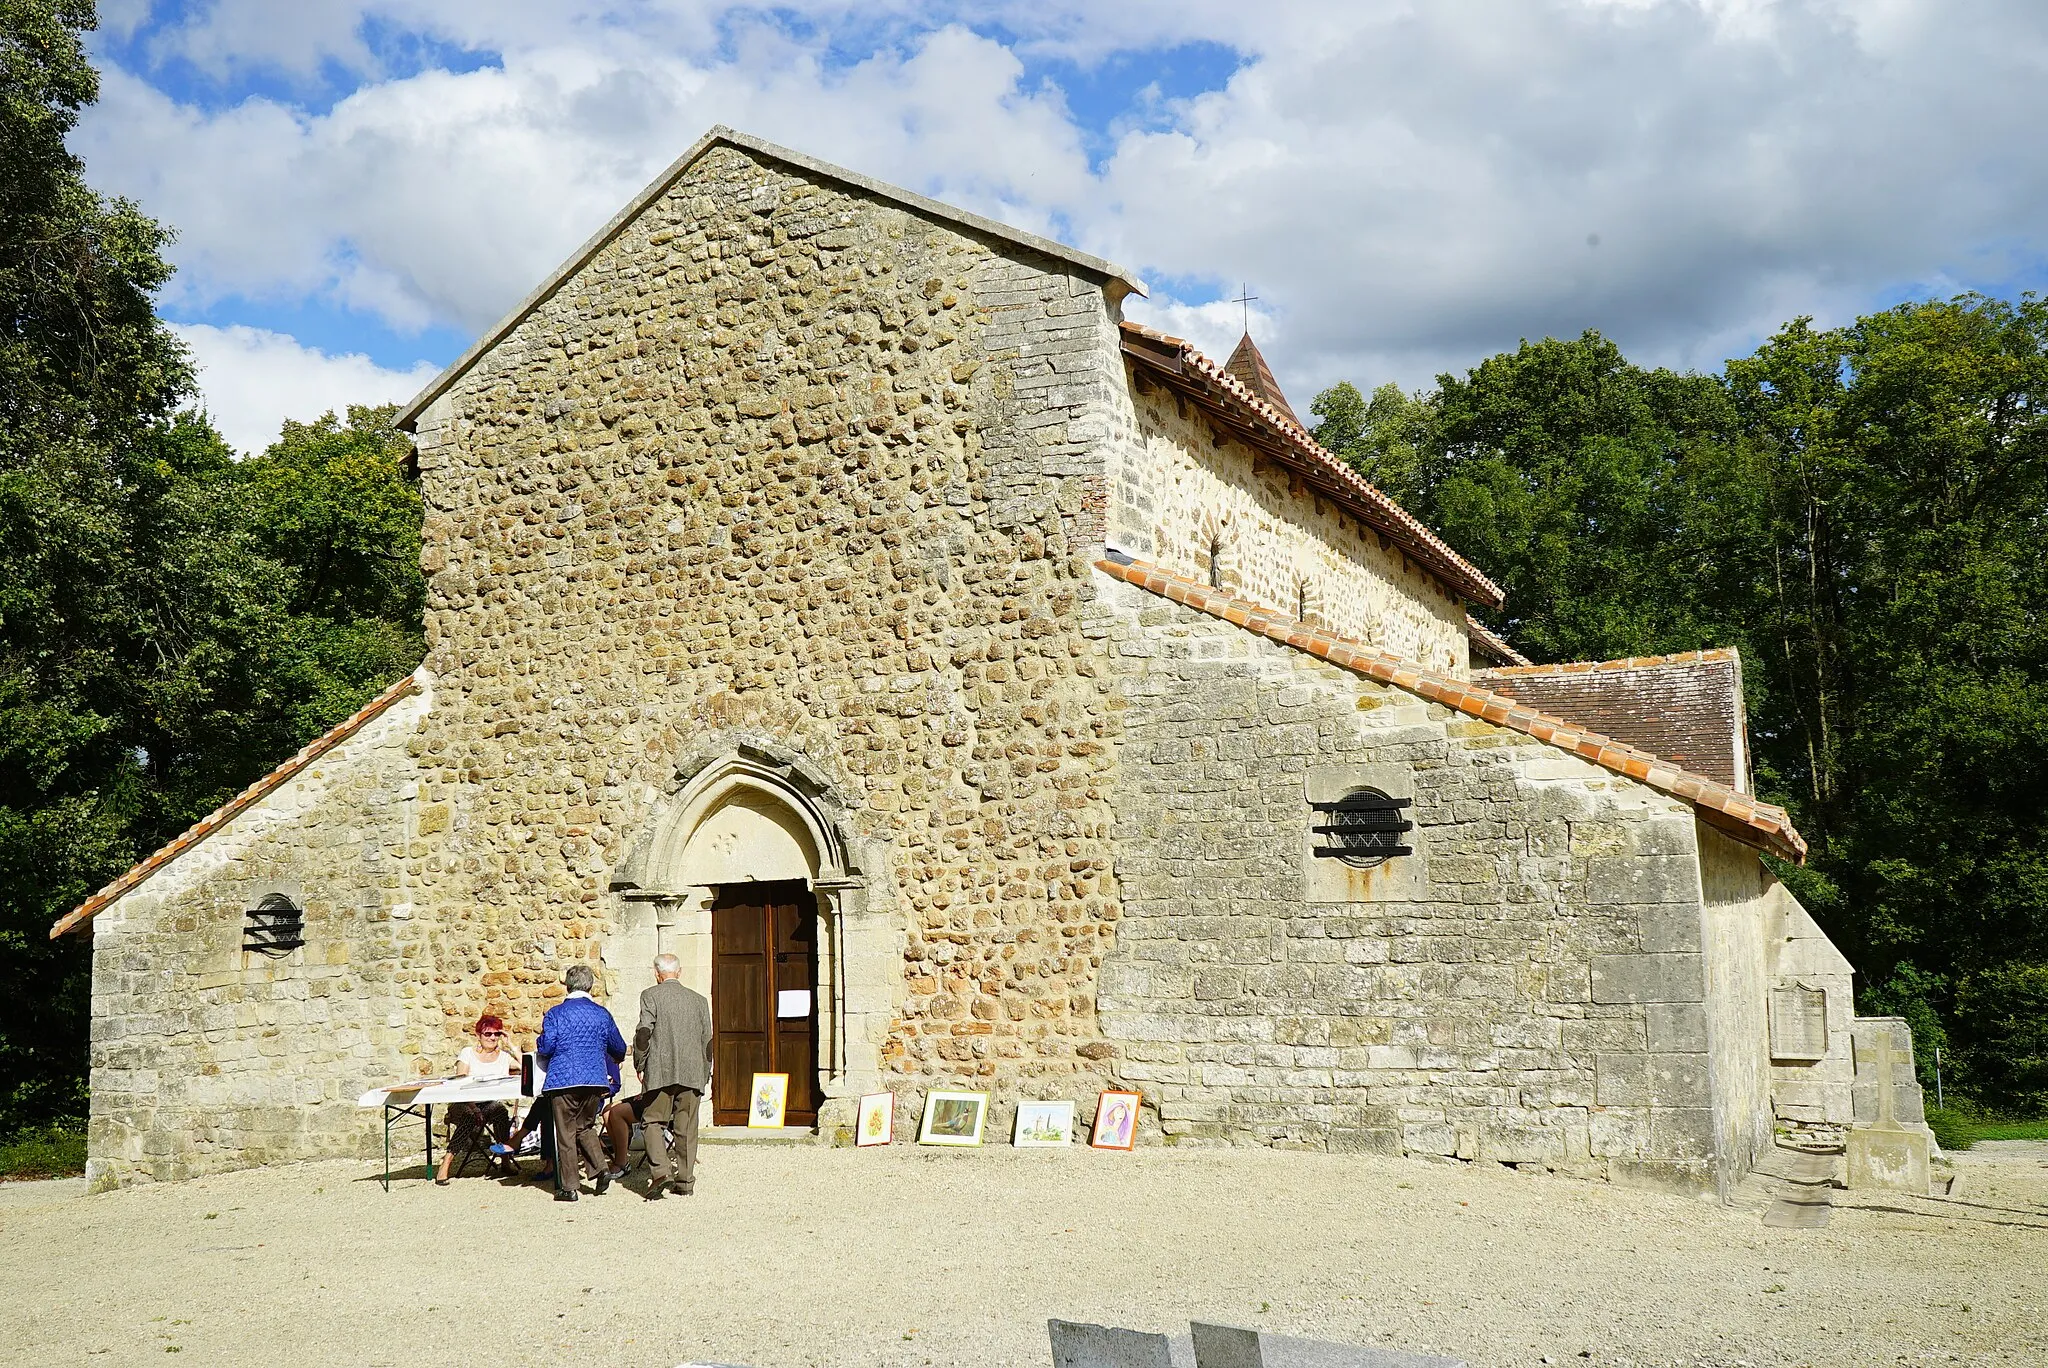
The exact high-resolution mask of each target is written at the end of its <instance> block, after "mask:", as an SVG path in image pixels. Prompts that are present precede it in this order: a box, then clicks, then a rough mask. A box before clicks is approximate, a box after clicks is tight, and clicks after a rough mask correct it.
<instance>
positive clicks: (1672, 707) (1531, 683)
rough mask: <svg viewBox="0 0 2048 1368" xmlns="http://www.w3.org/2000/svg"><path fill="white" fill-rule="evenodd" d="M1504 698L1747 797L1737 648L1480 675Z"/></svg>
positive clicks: (1518, 667) (1525, 667)
mask: <svg viewBox="0 0 2048 1368" xmlns="http://www.w3.org/2000/svg"><path fill="white" fill-rule="evenodd" d="M1475 677H1476V678H1479V679H1483V680H1484V681H1485V682H1486V683H1488V684H1489V685H1491V686H1492V687H1493V689H1494V690H1495V691H1496V692H1498V693H1504V694H1506V695H1508V696H1509V697H1510V698H1516V699H1519V700H1521V701H1522V702H1524V703H1527V704H1528V705H1529V706H1530V707H1532V708H1542V709H1543V710H1544V711H1546V712H1553V713H1556V714H1557V715H1558V716H1560V717H1569V718H1570V719H1572V721H1574V722H1578V723H1581V724H1583V725H1585V726H1589V727H1594V728H1597V729H1599V730H1600V731H1603V732H1605V733H1607V734H1608V735H1609V736H1612V737H1616V738H1618V739H1620V740H1623V741H1626V742H1628V743H1629V744H1630V745H1633V746H1641V747H1642V748H1643V749H1644V750H1649V751H1655V752H1656V753H1657V754H1659V755H1662V756H1664V757H1666V758H1667V759H1669V760H1671V761H1673V762H1674V763H1677V764H1680V765H1683V766H1685V767H1686V768H1687V769H1689V770H1693V771H1695V772H1696V773H1699V774H1704V775H1706V776H1707V777H1708V778H1710V779H1714V780H1717V781H1718V782H1720V783H1723V784H1726V785H1728V786H1729V787H1730V788H1732V789H1734V790H1735V791H1736V792H1737V793H1747V792H1749V755H1748V750H1749V746H1748V737H1747V736H1746V735H1745V734H1744V733H1745V728H1744V716H1745V710H1744V708H1743V705H1742V661H1741V658H1740V657H1738V656H1737V655H1736V653H1735V651H1734V650H1733V649H1732V648H1727V649H1721V650H1714V651H1685V652H1682V653H1680V654H1677V655H1661V656H1631V657H1630V658H1628V659H1626V660H1580V661H1573V662H1571V663H1569V664H1565V665H1530V664H1528V663H1526V662H1525V663H1523V664H1521V665H1512V666H1507V667H1504V668H1501V669H1494V670H1481V671H1478V672H1476V675H1475Z"/></svg>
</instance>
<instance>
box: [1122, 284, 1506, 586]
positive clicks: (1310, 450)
mask: <svg viewBox="0 0 2048 1368" xmlns="http://www.w3.org/2000/svg"><path fill="white" fill-rule="evenodd" d="M1120 326H1121V327H1122V329H1123V331H1125V332H1126V333H1130V334H1132V335H1133V336H1137V337H1143V338H1146V339H1148V340H1150V341H1153V342H1158V343H1161V344H1163V345H1165V346H1168V347H1171V348H1173V349H1175V351H1176V352H1177V353H1178V355H1179V359H1180V361H1181V363H1182V364H1183V365H1185V366H1189V367H1192V368H1193V369H1194V370H1196V371H1198V372H1199V373H1200V374H1201V376H1202V378H1203V379H1204V380H1206V381H1208V382H1209V383H1210V384H1211V385H1213V386H1215V387H1216V388H1217V389H1220V390H1222V391H1223V392H1224V393H1225V394H1227V395H1229V396H1230V397H1231V399H1233V400H1234V401H1235V402H1237V403H1238V404H1240V405H1242V406H1243V407H1244V408H1245V409H1246V410H1247V411H1249V412H1250V413H1251V414H1252V416H1254V417H1255V418H1257V419H1259V420H1260V421H1261V422H1263V423H1265V424H1266V425H1267V426H1268V427H1270V428H1271V429H1272V430H1273V435H1274V436H1276V437H1278V438H1279V439H1280V440H1281V441H1283V442H1285V443H1286V444H1287V445H1288V446H1290V447H1291V448H1293V449H1294V451H1295V452H1296V453H1297V454H1298V455H1301V456H1303V457H1306V458H1307V459H1308V461H1309V462H1310V463H1311V464H1312V465H1314V466H1315V467H1316V468H1317V469H1318V470H1320V471H1322V472H1323V473H1324V474H1325V475H1326V476H1328V477H1329V478H1331V479H1332V480H1333V481H1334V482H1336V483H1337V484H1338V485H1340V486H1342V488H1343V489H1344V490H1345V492H1346V493H1348V494H1350V495H1352V496H1353V497H1354V498H1359V499H1362V500H1363V501H1364V502H1365V503H1366V504H1368V505H1369V506H1370V507H1372V508H1373V509H1375V510H1376V511H1378V512H1379V513H1380V515H1381V516H1382V517H1384V518H1386V519H1387V520H1388V521H1389V522H1390V523H1392V524H1394V527H1395V528H1396V529H1398V530H1399V532H1400V533H1401V534H1402V535H1404V536H1406V537H1412V538H1413V539H1415V540H1416V541H1417V542H1419V543H1420V544H1421V545H1420V548H1419V549H1421V550H1426V551H1427V552H1428V553H1429V554H1430V557H1431V558H1434V559H1436V560H1438V561H1440V562H1441V563H1440V564H1439V565H1437V566H1435V567H1433V568H1435V569H1437V570H1438V571H1439V573H1440V575H1441V576H1442V577H1443V578H1445V579H1446V580H1447V582H1450V583H1451V585H1452V587H1453V588H1456V589H1461V590H1463V591H1465V592H1466V593H1468V594H1470V596H1471V597H1472V598H1474V599H1476V600H1479V601H1481V602H1483V603H1485V604H1486V606H1487V607H1489V608H1499V607H1501V606H1502V605H1503V604H1504V603H1506V602H1507V595H1506V593H1505V592H1503V591H1502V589H1501V587H1500V586H1499V585H1497V584H1495V583H1494V582H1493V581H1492V580H1490V579H1488V578H1487V577H1486V575H1485V573H1484V572H1483V571H1481V570H1480V569H1479V567H1478V566H1476V565H1474V564H1472V562H1470V561H1468V560H1466V559H1465V558H1464V557H1463V556H1461V555H1459V554H1458V553H1457V552H1456V551H1454V550H1452V549H1451V546H1450V543H1448V542H1446V541H1445V540H1444V539H1443V538H1441V537H1439V536H1437V534H1436V533H1435V532H1433V531H1431V530H1430V528H1429V525H1428V524H1427V523H1424V522H1423V521H1422V520H1421V519H1420V518H1418V517H1416V516H1415V515H1414V514H1413V513H1410V512H1409V511H1408V510H1407V509H1405V508H1403V507H1401V505H1399V504H1398V503H1395V502H1394V501H1393V500H1392V499H1390V498H1388V497H1387V496H1386V495H1385V494H1384V493H1382V492H1381V491H1380V489H1379V487H1378V486H1377V485H1375V484H1373V483H1372V482H1371V481H1370V480H1368V479H1366V478H1365V477H1364V476H1363V475H1360V474H1359V473H1358V472H1357V471H1355V470H1353V469H1352V468H1351V467H1350V466H1348V465H1345V464H1344V463H1343V462H1342V461H1340V460H1338V459H1337V457H1336V456H1334V455H1333V454H1331V453H1330V452H1329V451H1328V450H1327V449H1325V448H1324V446H1323V444H1322V443H1321V442H1318V441H1317V440H1316V439H1315V438H1314V437H1313V436H1311V435H1310V434H1309V431H1308V429H1306V428H1304V427H1303V426H1302V425H1301V423H1300V422H1299V421H1298V420H1296V419H1295V418H1294V416H1293V415H1292V414H1286V413H1282V412H1280V411H1279V410H1278V409H1276V408H1274V407H1273V406H1272V405H1271V404H1269V403H1267V402H1266V401H1265V400H1264V399H1261V398H1260V397H1259V396H1258V395H1256V394H1254V393H1252V391H1251V390H1250V389H1248V388H1246V387H1245V385H1244V384H1243V383H1242V382H1241V381H1239V380H1238V378H1237V377H1236V376H1234V375H1231V374H1230V373H1229V372H1228V371H1226V370H1225V369H1224V368H1223V367H1222V366H1220V365H1218V364H1217V363H1216V362H1215V361H1212V360H1210V359H1209V358H1208V357H1206V356H1204V355H1203V354H1202V353H1201V352H1199V351H1196V350H1195V348H1194V346H1193V345H1192V344H1190V343H1189V342H1187V341H1186V340H1184V339H1182V338H1178V337H1175V336H1173V335H1172V334H1170V333H1163V332H1160V331H1158V330H1157V329H1154V328H1148V327H1146V326H1145V325H1144V324H1142V323H1132V322H1130V321H1128V320H1126V321H1125V322H1123V323H1122V324H1121V325H1120Z"/></svg>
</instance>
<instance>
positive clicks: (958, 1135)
mask: <svg viewBox="0 0 2048 1368" xmlns="http://www.w3.org/2000/svg"><path fill="white" fill-rule="evenodd" d="M987 1121H988V1094H987V1093H985V1092H941V1091H938V1090H934V1091H932V1092H929V1093H926V1094H925V1099H924V1122H923V1124H922V1125H921V1126H920V1127H919V1129H918V1132H917V1143H918V1144H920V1145H978V1144H980V1143H981V1128H982V1126H983V1125H984V1124H985V1123H986V1122H987Z"/></svg>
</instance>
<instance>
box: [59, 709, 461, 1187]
mask: <svg viewBox="0 0 2048 1368" xmlns="http://www.w3.org/2000/svg"><path fill="white" fill-rule="evenodd" d="M430 698H431V694H430V693H429V694H415V695H413V696H411V697H408V698H404V699H401V700H399V701H398V702H396V703H394V704H393V705H392V706H391V707H390V708H389V709H387V710H386V711H385V712H384V713H383V714H382V715H380V716H379V717H377V718H375V719H373V720H372V721H371V722H369V723H368V724H366V725H365V726H364V728H363V729H362V730H361V731H359V732H357V733H356V734H355V735H354V736H352V737H350V738H349V739H348V740H347V741H345V742H343V743H342V744H341V745H340V746H339V747H337V748H336V749H334V750H332V751H330V752H329V753H328V754H326V755H324V756H322V757H321V758H320V759H319V760H318V761H316V762H314V764H313V765H312V766H311V767H309V768H308V769H306V770H304V771H302V772H301V773H300V774H298V775H296V776H294V777H293V778H292V779H291V780H289V781H287V782H286V783H285V784H283V785H281V786H280V787H279V788H278V789H277V790H276V791H274V792H272V793H270V794H268V795H266V796H265V797H264V798H262V799H261V800H260V801H258V802H257V803H255V804H254V805H253V806H251V807H249V808H248V809H246V810H244V811H243V812H241V813H239V814H237V815H236V816H235V817H234V818H233V819H232V820H230V821H229V822H228V823H227V825H226V826H225V827H223V828H222V829H221V830H219V831H217V832H215V833H214V834H213V835H211V836H208V837H207V838H206V839H205V840H203V841H201V842H200V843H199V844H198V845H196V846H194V847H192V848H191V849H190V850H187V851H186V852H185V853H184V854H182V855H180V856H179V857H178V858H177V859H176V860H174V861H172V862H171V863H170V864H168V865H166V866H165V867H164V868H163V869H162V870H160V871H159V872H157V873H156V874H155V875H153V876H152V877H151V878H149V879H148V880H147V881H145V882H144V883H143V884H141V885H140V886H139V887H137V888H136V889H135V890H134V891H132V892H130V893H128V894H127V895H126V896H125V897H123V898H121V899H120V900H118V901H117V902H115V903H114V904H113V905H112V906H111V907H108V908H107V909H105V910H104V911H102V912H100V913H99V915H98V916H96V917H94V918H93V920H92V923H91V926H92V937H93V957H92V1045H91V1069H92V1103H91V1107H92V1112H91V1117H90V1122H89V1128H88V1136H87V1144H88V1160H87V1166H86V1173H87V1177H88V1179H89V1180H90V1183H91V1185H92V1186H93V1187H94V1188H100V1187H109V1186H117V1185H119V1184H122V1183H126V1182H130V1181H134V1180H137V1179H155V1180H158V1181H166V1180H171V1179H178V1178H187V1177H192V1176H194V1175H196V1174H202V1173H212V1172H218V1171H220V1170H222V1169H231V1168H242V1167H246V1166H248V1165H250V1164H261V1163H266V1162H272V1161H276V1160H286V1159H307V1158H315V1157H323V1156H325V1157H334V1156H345V1155H363V1156H367V1155H368V1154H369V1153H371V1150H372V1146H373V1145H374V1144H375V1142H376V1141H377V1126H376V1122H375V1120H374V1117H375V1113H370V1112H360V1111H358V1110H357V1108H356V1099H357V1098H358V1097H359V1096H361V1095H362V1093H364V1092H365V1091H367V1090H368V1089H370V1088H372V1087H376V1086H378V1085H380V1084H384V1083H389V1082H392V1081H393V1080H394V1079H396V1078H400V1077H409V1076H414V1075H415V1074H416V1072H417V1070H416V1069H415V1068H414V1067H413V1065H414V1063H415V1060H414V1059H413V1058H412V1057H410V1056H409V1055H408V1053H407V1035H408V1033H407V1031H406V1029H405V1027H406V1024H407V1022H408V1020H409V1018H410V1015H411V1013H412V1012H413V1010H414V1008H415V1007H416V1005H417V1004H416V1003H414V1002H412V1001H409V1000H408V999H411V998H413V997H414V996H415V994H416V993H417V992H418V988H417V986H416V985H415V986H408V985H407V984H406V983H405V982H404V980H405V979H407V978H409V977H410V976H409V975H408V974H406V973H405V972H404V971H403V965H404V964H405V961H406V959H407V957H408V955H409V954H410V953H412V952H413V951H414V950H415V949H416V948H418V947H419V946H420V944H421V942H422V927H421V924H420V923H419V922H418V921H417V920H416V919H414V918H413V916H412V911H413V909H412V906H411V904H410V902H409V899H408V894H409V892H410V890H409V887H408V881H407V878H406V874H405V870H406V861H407V855H408V853H409V852H410V851H411V850H412V849H413V842H415V841H416V840H417V839H418V833H417V831H416V826H415V817H416V813H415V809H414V802H413V799H414V796H415V787H414V780H415V777H416V775H417V769H416V767H415V765H414V763H413V760H412V757H411V755H410V754H409V748H410V743H411V741H412V738H413V735H414V733H415V731H416V730H417V728H418V727H419V724H420V720H421V718H422V717H423V716H424V715H425V713H426V712H427V709H428V707H429V705H430ZM272 892H285V893H287V894H290V895H292V896H293V897H294V900H295V901H297V902H298V903H299V904H300V906H301V907H303V908H304V910H305V914H306V927H305V937H306V944H305V945H304V946H303V947H302V948H300V949H298V950H295V951H293V952H292V953H291V954H289V955H287V956H284V957H281V958H275V959H273V958H270V957H268V956H264V955H260V954H253V953H249V952H246V951H244V950H243V949H242V937H243V923H244V919H245V915H246V913H247V912H248V911H249V909H250V908H252V907H254V906H256V904H257V903H258V902H260V901H261V900H262V898H263V897H264V895H265V894H266V893H272Z"/></svg>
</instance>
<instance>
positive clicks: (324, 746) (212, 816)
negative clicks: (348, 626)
mask: <svg viewBox="0 0 2048 1368" xmlns="http://www.w3.org/2000/svg"><path fill="white" fill-rule="evenodd" d="M421 673H422V672H421V671H418V670H415V671H413V673H411V674H409V675H407V676H406V677H405V678H403V679H401V680H399V681H398V682H397V683H396V684H393V685H392V686H391V687H390V688H388V689H386V690H384V692H382V693H380V694H378V695H377V696H376V697H375V698H373V699H371V700H370V701H369V702H368V703H365V704H364V705H363V706H362V707H360V708H358V709H357V710H356V711H355V712H353V713H351V714H349V716H348V717H346V718H344V719H343V720H342V721H340V722H338V723H336V724H335V725H334V726H332V727H330V728H328V729H327V730H326V731H324V732H322V733H321V734H320V735H319V736H316V737H314V738H313V739H312V740H311V741H309V742H307V743H306V745H305V746H304V747H303V748H302V749H301V750H299V751H298V753H297V754H295V755H293V756H292V757H291V759H289V760H287V761H285V762H284V763H283V764H281V765H279V766H277V767H276V768H275V769H273V770H271V771H270V772H269V773H268V774H266V775H264V776H263V777H262V778H261V779H258V780H257V781H256V782H255V783H253V784H251V785H249V787H247V788H245V789H243V790H242V791H241V792H240V793H238V794H236V795H235V796H234V797H232V798H230V799H228V800H227V801H226V802H225V803H222V804H221V805H220V806H219V807H217V808H215V809H214V810H213V811H212V812H209V813H207V814H206V816H204V817H201V818H200V819H199V820H198V821H196V822H194V823H193V824H192V825H191V826H189V827H187V828H185V830H184V831H182V832H180V833H179V834H178V835H177V836H175V837H173V838H172V839H171V841H170V842H169V843H168V844H166V845H165V846H164V847H163V848H162V849H160V850H158V851H157V852H156V853H155V854H153V855H151V856H150V857H149V858H148V859H146V860H144V861H142V862H141V863H140V864H138V865H136V866H135V867H134V868H133V869H130V870H129V871H128V872H127V873H126V874H123V875H122V876H121V877H120V878H118V879H116V880H114V881H113V882H112V883H110V884H108V885H107V886H106V887H105V888H102V889H101V890H100V891H99V892H97V893H95V894H93V895H92V896H91V897H90V898H87V899H86V900H85V901H84V902H82V903H80V904H79V905H78V906H77V907H74V908H72V909H71V911H69V912H67V913H66V914H65V915H64V916H63V917H61V918H59V919H58V921H57V924H56V925H54V926H52V927H51V928H50V939H52V940H55V939H56V938H57V937H59V936H61V935H63V934H64V933H65V932H66V931H69V930H71V929H73V928H74V927H77V926H80V925H82V924H83V923H84V922H85V921H87V920H88V919H89V918H91V917H92V916H93V915H95V914H96V913H99V912H102V911H105V910H106V909H107V908H108V907H109V906H111V905H112V904H113V903H114V902H115V901H117V900H118V899H120V898H122V897H124V896H125V895H127V894H128V893H131V892H133V891H134V890H135V888H136V887H137V886H138V885H140V884H141V883H142V882H143V881H144V880H146V879H148V878H149V877H150V875H152V874H154V873H156V872H157V871H158V870H160V869H162V868H163V867H164V866H165V865H168V864H169V863H171V861H173V860H175V859H177V858H178V857H179V856H180V855H183V854H184V853H185V852H186V851H188V850H190V849H191V848H192V847H194V846H196V845H198V844H199V843H200V842H201V841H203V840H205V839H206V838H207V837H209V836H211V835H213V833H214V832H216V831H219V830H220V829H221V828H222V827H224V826H226V825H227V824H228V823H229V822H230V821H232V820H234V818H236V817H237V816H239V815H240V814H241V813H243V812H245V811H247V810H248V809H249V808H250V807H251V806H253V805H254V804H255V803H257V802H259V801H260V800H262V799H263V798H265V797H266V796H268V795H269V794H271V793H273V792H275V791H276V790H277V789H278V788H280V787H282V786H283V785H284V784H285V782H286V781H288V780H290V779H292V778H294V777H295V776H297V775H298V774H299V773H300V772H301V771H303V770H305V769H306V768H307V767H308V766H309V765H311V764H312V763H313V762H314V761H316V760H318V759H319V758H320V757H321V756H323V755H325V754H327V753H328V752H329V751H331V750H333V749H334V748H335V747H336V746H339V745H340V744H341V743H342V742H344V741H346V740H348V739H349V738H350V737H351V736H354V735H355V734H356V733H357V732H359V731H361V730H362V729H363V728H364V727H366V726H368V725H369V724H370V723H371V722H372V721H374V720H376V718H377V716H378V715H379V714H380V713H382V712H384V710H385V709H387V708H389V707H390V706H391V705H392V704H394V703H396V702H398V701H399V700H400V699H402V698H405V697H408V696H410V695H411V694H414V693H417V692H419V691H420V688H421V683H420V678H419V676H420V674H421Z"/></svg>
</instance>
